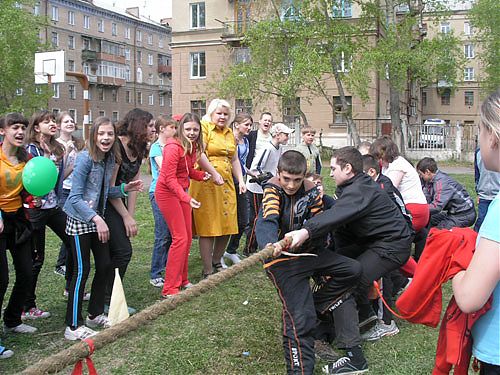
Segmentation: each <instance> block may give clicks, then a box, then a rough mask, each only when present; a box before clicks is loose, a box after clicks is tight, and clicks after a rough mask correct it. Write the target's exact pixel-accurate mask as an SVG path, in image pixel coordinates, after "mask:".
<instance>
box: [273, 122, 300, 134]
mask: <svg viewBox="0 0 500 375" xmlns="http://www.w3.org/2000/svg"><path fill="white" fill-rule="evenodd" d="M294 131H295V129H290V128H289V127H288V126H286V125H285V124H283V123H281V122H277V123H276V124H274V125H273V126H272V128H271V130H270V133H271V135H272V136H275V135H278V134H279V133H285V134H290V133H293V132H294Z"/></svg>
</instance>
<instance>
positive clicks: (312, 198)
mask: <svg viewBox="0 0 500 375" xmlns="http://www.w3.org/2000/svg"><path fill="white" fill-rule="evenodd" d="M322 209H323V203H322V201H321V197H320V196H319V191H318V189H317V188H316V185H314V183H313V182H311V181H309V180H304V182H303V184H302V186H301V187H300V189H299V190H298V191H297V192H296V193H295V194H294V195H288V194H286V193H285V191H284V190H283V188H281V186H280V185H279V181H278V177H273V178H271V179H270V180H269V181H268V182H267V183H266V185H265V186H264V197H263V199H262V206H261V209H260V211H259V216H258V219H257V225H256V229H255V233H256V236H257V243H258V244H259V248H261V249H262V248H264V247H265V246H266V245H267V244H268V243H274V242H277V241H278V240H280V239H282V238H283V237H284V236H285V233H288V232H290V231H292V230H296V229H300V228H302V226H303V225H304V223H305V222H306V221H307V220H309V219H310V218H312V217H313V216H314V215H316V214H318V213H320V212H321V211H322ZM306 244H307V243H306ZM306 244H304V245H303V246H302V247H303V248H302V249H301V250H300V252H306V251H307V252H309V251H312V250H313V249H312V248H311V246H309V245H306ZM307 249H309V251H308V250H307Z"/></svg>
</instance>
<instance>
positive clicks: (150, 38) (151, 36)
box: [148, 34, 153, 45]
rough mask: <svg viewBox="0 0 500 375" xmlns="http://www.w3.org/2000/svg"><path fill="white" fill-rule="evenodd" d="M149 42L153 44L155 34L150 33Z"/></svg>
mask: <svg viewBox="0 0 500 375" xmlns="http://www.w3.org/2000/svg"><path fill="white" fill-rule="evenodd" d="M148 44H149V45H152V44H153V34H148Z"/></svg>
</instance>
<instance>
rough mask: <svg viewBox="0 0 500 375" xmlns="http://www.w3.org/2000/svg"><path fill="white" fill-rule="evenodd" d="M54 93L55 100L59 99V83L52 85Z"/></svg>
mask: <svg viewBox="0 0 500 375" xmlns="http://www.w3.org/2000/svg"><path fill="white" fill-rule="evenodd" d="M52 91H54V95H52V97H53V98H54V99H59V83H53V84H52Z"/></svg>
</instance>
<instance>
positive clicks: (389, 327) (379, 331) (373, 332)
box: [361, 320, 399, 341]
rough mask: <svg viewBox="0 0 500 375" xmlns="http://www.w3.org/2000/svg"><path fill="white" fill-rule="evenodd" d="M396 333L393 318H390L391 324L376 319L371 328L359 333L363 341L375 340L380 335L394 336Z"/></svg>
mask: <svg viewBox="0 0 500 375" xmlns="http://www.w3.org/2000/svg"><path fill="white" fill-rule="evenodd" d="M398 333H399V328H398V326H397V325H396V322H394V320H391V324H385V323H384V322H383V321H382V320H378V321H377V323H376V324H375V325H374V326H373V327H372V328H370V329H369V330H368V331H366V332H365V333H363V334H362V335H361V338H362V339H363V340H365V341H377V340H380V339H381V338H382V337H385V336H394V335H397V334H398Z"/></svg>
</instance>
